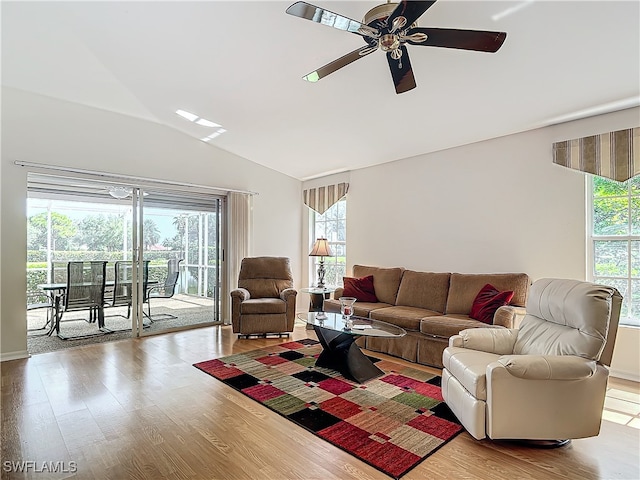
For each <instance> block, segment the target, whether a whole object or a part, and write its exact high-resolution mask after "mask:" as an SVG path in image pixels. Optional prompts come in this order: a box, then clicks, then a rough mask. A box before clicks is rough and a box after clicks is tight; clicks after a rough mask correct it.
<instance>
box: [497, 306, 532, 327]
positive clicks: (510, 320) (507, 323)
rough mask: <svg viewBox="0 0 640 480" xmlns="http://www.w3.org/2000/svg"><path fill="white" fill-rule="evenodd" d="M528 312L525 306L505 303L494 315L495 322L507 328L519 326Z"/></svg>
mask: <svg viewBox="0 0 640 480" xmlns="http://www.w3.org/2000/svg"><path fill="white" fill-rule="evenodd" d="M526 313H527V310H526V309H525V308H524V307H516V306H515V305H504V306H502V307H500V308H498V310H496V313H495V314H494V315H493V324H494V325H499V326H502V327H507V328H518V327H519V326H520V322H521V321H522V319H523V318H524V316H525V315H526Z"/></svg>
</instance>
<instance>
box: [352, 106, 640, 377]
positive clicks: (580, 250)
mask: <svg viewBox="0 0 640 480" xmlns="http://www.w3.org/2000/svg"><path fill="white" fill-rule="evenodd" d="M638 125H640V109H638V108H634V109H629V110H623V111H620V112H615V113H611V114H606V115H600V116H597V117H591V118H589V119H584V120H579V121H574V122H569V123H565V124H561V125H556V126H552V127H546V128H541V129H537V130H533V131H529V132H524V133H519V134H514V135H509V136H505V137H501V138H497V139H493V140H488V141H484V142H479V143H474V144H471V145H466V146H462V147H458V148H453V149H449V150H445V151H440V152H436V153H432V154H428V155H421V156H418V157H414V158H409V159H404V160H400V161H396V162H392V163H387V164H384V165H379V166H375V167H370V168H364V169H361V170H355V171H352V172H351V176H350V188H349V196H348V201H347V218H348V222H347V223H348V227H347V238H348V264H349V265H348V267H351V266H352V265H354V264H365V265H379V266H403V267H405V268H409V269H413V270H422V271H436V272H438V271H439V272H443V271H449V272H468V273H481V272H525V273H527V274H529V275H530V276H531V278H532V280H536V279H538V278H543V277H559V278H575V279H585V278H586V265H585V258H586V245H585V244H586V225H585V224H586V220H585V218H586V216H585V207H586V197H585V178H584V174H582V173H580V172H576V171H573V170H569V169H567V168H564V167H560V166H558V165H555V164H553V162H552V144H553V142H555V141H560V140H567V139H571V138H577V137H582V136H586V135H593V134H598V133H604V132H608V131H613V130H618V129H623V128H630V127H634V126H638ZM399 138H401V135H400V136H395V137H393V139H391V138H390V140H389V141H394V140H396V139H399ZM398 141H401V140H398ZM618 338H619V340H618V342H617V346H616V349H617V350H616V352H615V353H616V356H615V357H614V364H613V365H612V368H613V369H614V370H615V371H616V372H619V373H621V374H624V375H627V376H628V377H633V378H635V379H637V380H640V365H639V363H640V358H639V355H638V345H639V336H638V330H637V329H629V328H624V329H622V328H621V329H620V331H619V334H618Z"/></svg>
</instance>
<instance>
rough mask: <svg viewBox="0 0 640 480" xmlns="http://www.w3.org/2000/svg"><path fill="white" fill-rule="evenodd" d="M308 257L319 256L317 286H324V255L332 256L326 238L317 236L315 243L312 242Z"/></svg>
mask: <svg viewBox="0 0 640 480" xmlns="http://www.w3.org/2000/svg"><path fill="white" fill-rule="evenodd" d="M309 256H310V257H320V264H319V265H318V285H317V286H318V288H324V257H332V256H333V253H332V252H331V248H329V242H328V241H327V239H326V238H318V239H317V240H316V243H314V244H313V248H312V249H311V253H309Z"/></svg>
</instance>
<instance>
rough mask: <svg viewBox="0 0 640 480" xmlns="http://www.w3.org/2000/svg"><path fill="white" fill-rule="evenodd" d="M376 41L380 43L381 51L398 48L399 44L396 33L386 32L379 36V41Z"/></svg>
mask: <svg viewBox="0 0 640 480" xmlns="http://www.w3.org/2000/svg"><path fill="white" fill-rule="evenodd" d="M378 43H379V45H380V50H382V51H383V52H390V51H393V50H397V49H398V47H399V46H400V39H399V38H398V36H397V35H393V34H391V33H387V34H386V35H382V36H381V37H380V41H379V42H378Z"/></svg>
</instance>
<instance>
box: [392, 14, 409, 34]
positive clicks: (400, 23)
mask: <svg viewBox="0 0 640 480" xmlns="http://www.w3.org/2000/svg"><path fill="white" fill-rule="evenodd" d="M406 24H407V19H406V18H404V17H402V16H400V17H396V18H394V19H393V22H392V23H391V33H393V32H396V31H398V30H400V29H401V28H402V27H404V26H405V25H406Z"/></svg>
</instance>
